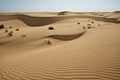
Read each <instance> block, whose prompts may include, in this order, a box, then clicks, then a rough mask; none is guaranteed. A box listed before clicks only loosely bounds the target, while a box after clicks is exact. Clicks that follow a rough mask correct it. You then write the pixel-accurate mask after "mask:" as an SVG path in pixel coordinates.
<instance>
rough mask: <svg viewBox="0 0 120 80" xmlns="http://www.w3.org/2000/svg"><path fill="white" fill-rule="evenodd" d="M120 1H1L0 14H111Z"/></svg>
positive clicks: (119, 6) (119, 5) (117, 8)
mask: <svg viewBox="0 0 120 80" xmlns="http://www.w3.org/2000/svg"><path fill="white" fill-rule="evenodd" d="M116 10H120V0H0V12H56V11H57V12H59V11H76V12H96V11H97V12H101V11H102V12H109V11H116Z"/></svg>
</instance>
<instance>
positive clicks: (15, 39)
mask: <svg viewBox="0 0 120 80" xmlns="http://www.w3.org/2000/svg"><path fill="white" fill-rule="evenodd" d="M119 18H120V14H119V13H111V12H101V13H100V12H99V13H98V12H94V13H93V12H91V13H88V12H86V13H85V12H81V13H80V12H69V11H65V12H62V13H61V12H60V13H57V12H54V13H50V12H41V13H40V12H33V13H32V12H31V13H1V14H0V24H4V25H5V28H4V29H0V80H120V23H119V21H118V19H119ZM92 22H93V23H92ZM49 27H53V30H49ZM16 29H19V30H18V31H17V30H16ZM6 30H8V32H5V31H6ZM11 31H12V32H13V35H12V36H10V35H8V33H9V32H11Z"/></svg>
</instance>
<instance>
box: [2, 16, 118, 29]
mask: <svg viewBox="0 0 120 80" xmlns="http://www.w3.org/2000/svg"><path fill="white" fill-rule="evenodd" d="M70 18H88V19H93V20H97V21H103V22H112V23H120V21H118V19H117V18H105V17H95V16H57V17H56V16H55V17H33V16H28V15H24V14H17V15H0V21H6V20H13V19H20V20H21V21H23V22H24V23H25V24H27V25H29V26H33V27H34V26H44V25H48V24H51V23H54V22H58V21H60V20H65V19H70Z"/></svg>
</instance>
